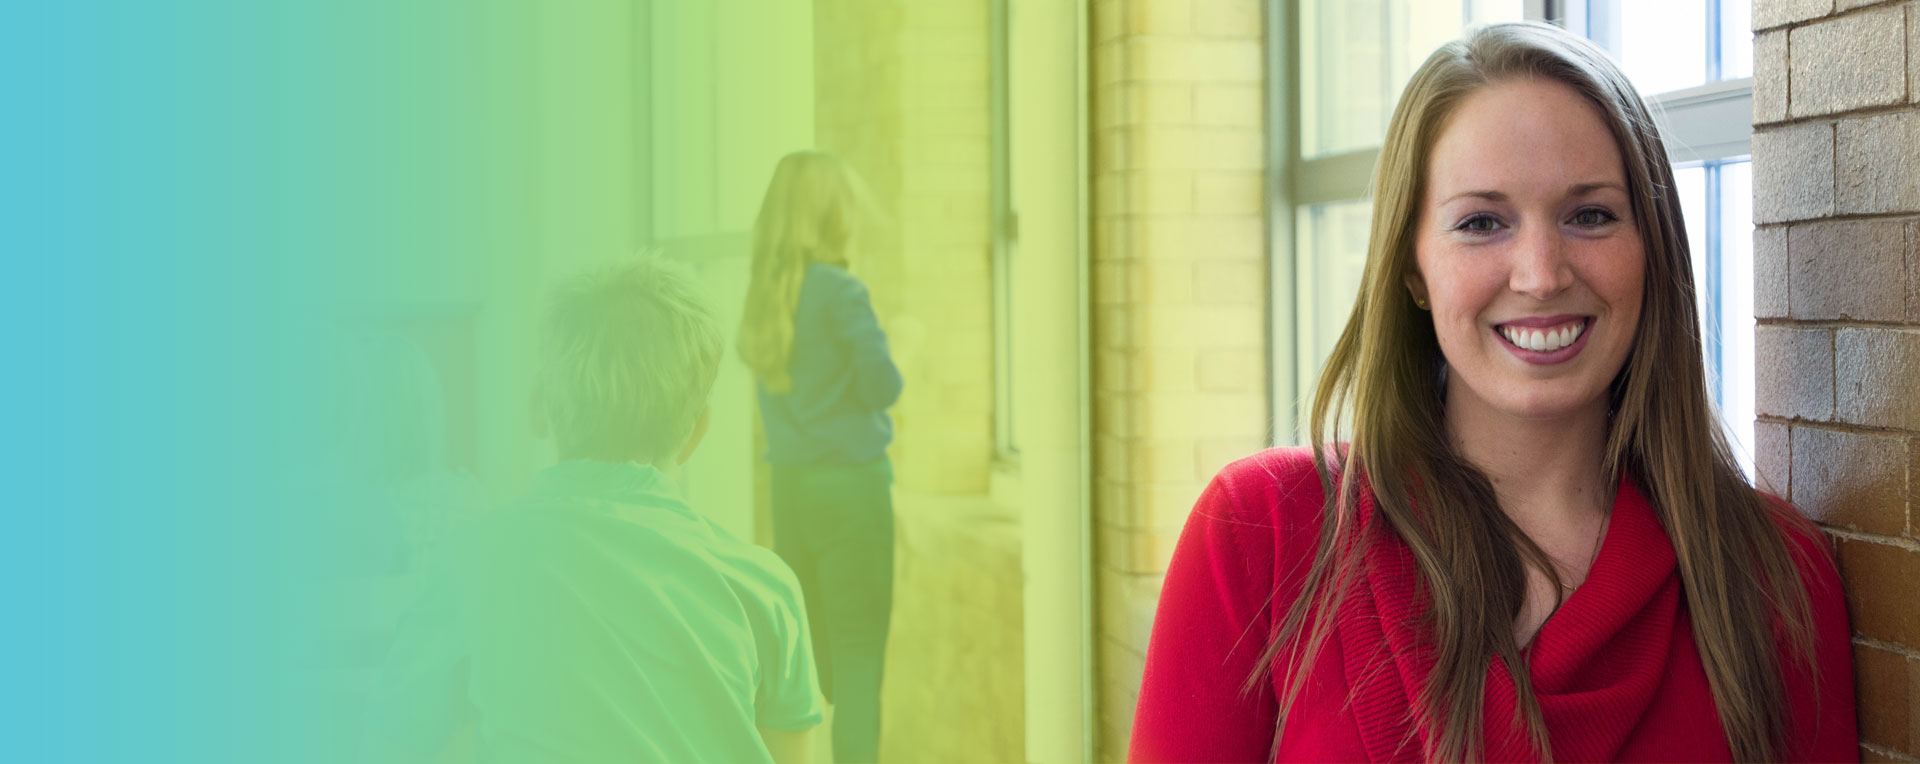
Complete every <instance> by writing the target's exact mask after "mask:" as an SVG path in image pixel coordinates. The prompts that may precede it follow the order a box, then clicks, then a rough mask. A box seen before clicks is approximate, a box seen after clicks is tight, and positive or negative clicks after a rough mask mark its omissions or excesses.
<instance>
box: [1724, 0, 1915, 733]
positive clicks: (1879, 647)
mask: <svg viewBox="0 0 1920 764" xmlns="http://www.w3.org/2000/svg"><path fill="white" fill-rule="evenodd" d="M1754 19H1755V22H1756V24H1755V25H1756V27H1758V28H1759V29H1760V30H1761V31H1760V32H1759V34H1758V36H1757V37H1756V39H1755V45H1754V72H1755V76H1754V119H1755V123H1756V126H1755V133H1754V138H1753V154H1754V219H1755V222H1756V223H1757V224H1758V225H1759V226H1760V227H1759V230H1758V231H1757V232H1756V234H1755V238H1754V258H1755V262H1754V273H1755V281H1756V285H1755V290H1756V293H1755V295H1754V308H1755V313H1756V314H1757V315H1758V317H1759V319H1760V329H1759V333H1758V336H1757V338H1756V339H1757V345H1758V348H1757V349H1758V357H1759V358H1760V359H1762V360H1761V366H1760V368H1759V369H1757V370H1756V371H1757V372H1758V373H1757V377H1758V385H1759V387H1758V390H1757V391H1756V408H1757V409H1758V412H1759V416H1760V421H1759V423H1758V425H1757V427H1756V436H1757V450H1758V452H1759V453H1758V454H1757V455H1756V459H1757V463H1758V466H1759V470H1760V473H1761V475H1762V477H1763V478H1764V479H1765V480H1766V481H1767V483H1768V484H1769V485H1770V486H1772V487H1773V488H1774V489H1775V490H1779V491H1783V492H1785V493H1786V494H1787V495H1788V496H1789V497H1790V498H1791V499H1792V500H1793V503H1794V504H1795V505H1796V506H1798V507H1799V508H1800V509H1801V511H1803V512H1806V513H1807V514H1808V515H1809V516H1811V517H1813V518H1814V519H1815V520H1816V521H1818V522H1819V523H1820V524H1821V525H1822V526H1823V527H1824V528H1826V529H1827V531H1828V533H1829V534H1830V535H1831V536H1832V537H1833V539H1834V543H1835V547H1836V551H1837V553H1838V555H1839V560H1840V574H1841V577H1842V578H1844V579H1845V580H1846V587H1847V604H1848V611H1849V613H1850V615H1851V616H1852V619H1853V630H1854V660H1855V663H1856V665H1855V676H1856V683H1857V693H1858V698H1859V708H1860V738H1861V755H1862V757H1863V758H1864V759H1865V760H1867V761H1915V760H1920V517H1917V516H1916V515H1920V511H1916V505H1917V504H1920V486H1917V485H1916V480H1920V254H1917V253H1920V180H1916V178H1920V28H1916V26H1917V24H1916V22H1920V2H1915V1H1914V0H1908V1H1907V2H1893V3H1887V2H1872V1H1871V0H1840V1H1839V2H1838V3H1835V2H1834V0H1757V1H1756V2H1755V4H1754Z"/></svg>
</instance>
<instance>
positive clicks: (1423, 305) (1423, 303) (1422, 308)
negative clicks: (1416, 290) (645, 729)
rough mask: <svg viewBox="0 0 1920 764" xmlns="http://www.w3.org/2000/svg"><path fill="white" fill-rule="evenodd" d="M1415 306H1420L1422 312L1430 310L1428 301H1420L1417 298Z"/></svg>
mask: <svg viewBox="0 0 1920 764" xmlns="http://www.w3.org/2000/svg"><path fill="white" fill-rule="evenodd" d="M1413 304H1415V305H1418V306H1420V309H1421V310H1427V309H1429V306H1428V305H1427V301H1426V300H1422V299H1420V298H1418V297H1415V298H1413Z"/></svg>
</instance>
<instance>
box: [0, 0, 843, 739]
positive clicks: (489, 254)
mask: <svg viewBox="0 0 1920 764" xmlns="http://www.w3.org/2000/svg"><path fill="white" fill-rule="evenodd" d="M762 6H764V7H765V8H773V7H775V6H779V8H780V10H778V11H777V12H778V13H779V14H785V15H784V16H774V15H765V14H761V13H760V12H759V11H760V10H761V9H762ZM727 7H728V8H729V9H730V10H729V13H733V14H734V15H733V16H730V18H739V19H756V20H760V21H756V22H755V24H744V23H743V24H742V28H741V30H739V31H738V32H737V33H736V32H733V31H729V33H728V34H726V35H721V34H718V33H715V32H714V31H713V30H714V29H715V28H717V26H718V25H719V24H720V23H722V22H721V21H720V20H718V17H717V16H716V13H715V12H714V10H713V7H711V6H707V5H705V4H704V3H701V2H696V1H695V0H685V1H684V2H683V1H680V0H655V1H654V2H651V3H637V4H636V3H625V2H612V1H610V0H609V1H604V2H593V3H588V4H577V5H564V4H541V3H536V2H531V0H500V1H497V2H496V1H492V0H489V1H486V2H480V3H456V2H451V1H450V0H423V1H422V2H401V3H395V2H376V1H374V0H331V1H329V2H306V3H299V2H296V3H276V2H267V3H261V2H241V1H239V0H180V1H179V2H171V3H160V4H156V3H134V2H125V1H121V2H114V1H112V0H77V1H76V2H63V3H58V4H44V5H42V6H34V7H23V8H17V9H10V10H9V11H8V13H6V14H5V15H4V19H0V83H4V93H3V97H4V99H5V100H4V103H5V105H6V107H7V109H6V118H5V119H3V120H0V124H3V125H4V127H0V135H4V137H5V139H4V140H0V203H3V204H0V209H3V210H4V215H3V217H0V220H3V221H4V225H0V241H4V242H5V244H4V252H5V253H6V256H7V257H6V263H7V268H6V271H5V272H4V276H0V285H4V286H0V290H4V295H5V296H4V299H0V312H3V314H4V318H5V320H4V321H3V322H0V326H4V332H5V337H6V345H5V348H6V352H7V356H6V358H7V364H6V366H5V369H6V372H7V373H6V378H7V382H6V387H5V390H6V395H5V400H6V411H7V413H8V416H7V418H6V422H7V423H8V424H9V425H10V426H11V428H12V433H13V434H12V438H11V439H10V446H9V448H8V452H9V453H8V456H9V457H10V458H8V459H7V460H6V461H5V462H4V463H5V464H6V465H7V475H8V477H9V478H11V480H10V481H9V485H10V486H11V487H12V488H13V491H12V493H11V496H10V497H9V499H8V501H7V502H6V506H7V508H8V510H9V511H8V512H7V515H6V516H7V517H8V518H9V519H12V520H13V521H14V522H13V523H11V524H10V527H8V528H7V530H6V532H5V533H3V534H0V537H4V538H5V539H6V541H5V549H4V553H3V554H0V566H4V569H3V570H0V590H4V591H5V606H6V611H5V612H6V613H7V616H8V617H7V621H6V626H7V637H6V640H7V643H6V645H5V649H4V650H0V655H4V656H5V657H4V661H5V663H4V667H3V668H4V671H3V672H0V673H3V674H4V676H5V679H4V680H0V686H4V688H5V689H4V690H0V693H3V695H0V696H3V697H5V698H6V713H5V714H0V717H4V718H6V720H7V721H6V725H7V726H6V727H5V728H4V730H0V760H7V761H144V762H171V761H181V762H221V761H235V762H260V761H274V762H302V761H316V762H332V761H342V760H351V759H352V758H353V756H354V754H355V752H356V749H357V747H358V738H359V735H360V732H361V730H362V728H363V723H362V722H363V720H362V718H361V716H362V714H363V713H364V711H363V709H364V702H363V696H364V691H365V689H366V688H367V686H368V685H369V683H370V682H371V681H372V680H371V673H370V672H373V673H377V672H378V670H379V666H380V663H381V660H382V658H383V650H384V643H383V642H382V637H383V634H382V633H381V632H380V631H379V630H378V629H377V628H370V627H369V628H363V627H366V625H367V624H386V626H385V627H384V628H388V629H390V628H391V622H392V621H393V620H394V619H395V618H397V615H396V611H398V610H400V609H403V608H402V605H404V601H405V600H406V599H407V597H408V595H409V594H411V592H410V591H408V590H407V589H406V588H405V587H397V588H395V587H385V588H382V587H369V586H367V585H365V584H366V579H370V578H380V577H382V576H384V575H385V574H387V573H390V572H392V571H394V570H399V569H407V570H417V569H418V568H419V567H420V566H421V565H423V564H424V563H423V561H422V560H423V558H424V554H423V553H422V548H424V545H423V544H420V543H416V542H417V541H418V537H421V536H422V534H423V532H422V531H421V530H420V529H421V528H423V527H432V526H435V525H436V523H441V519H439V518H443V517H444V516H447V515H452V514H456V513H457V512H459V511H464V510H465V509H467V508H469V507H470V506H472V505H475V504H486V505H490V506H491V505H498V504H501V503H504V502H506V501H508V500H510V499H513V498H514V497H516V496H519V495H522V494H524V493H525V492H526V490H527V488H528V487H529V484H530V481H531V480H532V478H533V475H534V474H535V473H536V472H537V471H538V470H539V469H540V468H542V467H545V466H547V465H550V464H551V463H552V462H553V456H552V454H551V453H543V452H542V449H543V448H549V449H550V447H551V445H550V444H548V443H544V442H542V441H541V440H540V439H539V438H538V437H537V436H536V435H533V434H531V433H529V432H528V429H529V428H528V424H527V419H528V416H527V408H528V401H529V399H530V398H531V395H530V388H531V381H530V380H531V377H532V376H533V365H534V360H535V354H534V335H535V328H536V325H537V323H538V318H539V309H538V308H539V303H540V298H541V297H542V296H543V295H542V292H543V290H544V288H545V287H546V286H547V285H549V284H551V283H553V282H554V281H555V280H556V279H558V278H562V277H565V276H567V275H571V274H573V273H577V272H579V271H581V270H582V269H583V268H586V267H588V266H592V265H596V264H600V263H604V262H606V261H609V260H613V259H618V258H621V257H631V256H632V255H633V253H635V252H636V251H639V250H642V249H648V248H652V247H656V246H657V247H659V248H661V249H662V250H664V251H665V252H667V254H668V256H670V257H674V258H677V259H683V260H689V261H695V260H701V259H702V258H706V260H704V261H702V262H703V264H704V263H710V262H724V263H725V264H726V268H733V269H734V270H730V271H729V270H725V269H724V268H721V267H717V266H716V267H710V268H707V269H706V270H704V271H702V273H701V278H702V279H703V281H702V285H703V288H705V289H707V290H708V291H710V292H714V293H715V296H716V299H715V300H714V306H715V310H716V314H717V315H720V316H721V317H722V318H723V320H726V321H728V322H733V321H735V320H737V316H738V314H739V309H740V300H741V299H743V297H742V295H744V292H745V284H744V278H745V262H746V257H745V252H746V250H745V244H746V241H747V238H748V237H747V232H748V229H749V228H750V226H751V224H752V220H753V215H754V212H755V211H756V210H757V205H758V201H759V198H760V194H761V192H762V191H763V190H764V189H765V185H766V181H767V178H768V176H769V174H770V173H771V171H772V168H773V163H774V161H776V160H777V159H778V158H779V157H780V156H782V155H784V154H785V153H787V152H789V151H793V150H797V149H802V148H807V147H809V145H810V142H811V140H812V135H813V129H814V126H813V115H812V111H811V109H812V108H813V106H812V96H813V92H814V91H813V87H812V81H811V80H810V79H808V78H809V77H811V76H812V75H811V74H810V73H806V72H799V73H796V72H798V69H800V68H803V67H799V68H797V67H794V66H789V65H787V64H790V63H792V62H793V61H799V62H802V63H806V62H810V61H811V60H812V48H811V45H812V38H811V30H810V29H809V28H806V27H805V26H804V24H802V23H799V22H806V21H808V20H810V19H811V18H812V17H811V14H810V11H809V10H808V9H807V8H806V7H804V6H801V5H794V4H782V3H776V2H773V1H772V0H732V1H731V2H730V4H729V5H728V6H727ZM637 9H644V10H637ZM796 9H797V10H796ZM735 12H737V13H735ZM765 19H780V22H779V23H771V22H765V21H764V20H765ZM789 22H793V23H789ZM703 34H704V35H707V37H704V38H703V37H701V36H700V35H703ZM721 38H725V39H726V40H728V41H729V42H727V45H728V46H730V47H728V48H727V49H726V50H715V49H713V48H714V45H713V44H711V42H710V41H711V40H715V39H721ZM703 40H705V41H706V42H703ZM661 41H665V42H662V43H661V44H660V45H658V46H656V45H655V43H656V42H661ZM769 51H772V52H769ZM776 53H777V54H778V55H779V56H783V57H784V58H782V59H780V61H774V60H773V59H772V58H766V60H762V59H763V57H770V56H773V55H775V54H776ZM782 62H786V63H782ZM802 75H804V76H802ZM769 114H773V115H777V116H775V117H769V116H767V115H769ZM729 258H730V259H729ZM723 335H724V336H725V337H726V338H727V340H728V342H729V343H731V340H732V336H733V326H732V324H731V323H729V325H728V326H727V327H726V328H725V330H724V332H723ZM727 352H728V354H729V359H731V353H732V348H731V345H730V344H729V348H728V351H727ZM426 357H430V358H431V361H432V364H431V367H430V368H429V367H427V366H423V362H422V360H421V359H422V358H426ZM729 362H730V363H731V360H729ZM423 368H426V369H428V370H427V371H424V372H423V371H421V369H423ZM728 373H730V374H733V375H734V377H732V378H728V379H723V381H722V382H721V383H720V384H721V385H731V387H729V388H728V389H729V390H730V393H729V395H730V396H731V397H730V398H728V399H727V400H728V401H730V402H728V403H716V404H715V409H714V421H715V422H717V423H718V424H716V426H715V427H714V434H712V435H710V436H709V439H708V441H707V442H708V444H709V445H706V446H703V449H704V451H705V453H707V454H733V453H740V454H749V456H748V457H747V458H744V459H737V460H735V461H736V462H737V463H738V464H740V465H748V466H746V467H745V468H744V469H743V470H742V471H743V472H744V473H745V474H746V475H747V477H745V478H744V479H743V478H739V477H738V473H725V474H724V476H723V477H716V476H719V475H722V473H721V472H719V471H717V470H712V467H711V464H712V461H711V459H712V457H709V459H710V462H709V464H708V465H704V466H703V467H702V468H706V469H709V470H711V471H709V472H706V473H700V472H699V471H698V469H694V470H692V471H693V472H694V474H693V477H692V478H691V479H690V481H689V482H690V484H693V485H696V486H697V487H698V488H699V489H701V490H704V491H706V493H705V494H704V495H705V496H707V497H711V496H714V495H723V496H728V497H729V501H730V502H731V503H725V504H724V506H714V505H715V504H723V503H721V502H714V503H713V504H707V503H702V502H701V501H699V500H696V501H694V502H693V503H694V504H696V505H697V506H696V508H697V509H700V510H701V511H703V512H705V511H708V510H716V511H715V512H714V514H716V515H718V514H726V515H727V517H729V518H731V519H730V520H729V521H728V522H729V523H732V524H733V526H732V527H735V528H738V527H740V526H741V525H745V526H747V527H748V532H746V533H739V534H738V535H740V536H742V537H743V538H745V537H748V536H751V535H752V533H751V522H752V507H751V499H752V486H751V485H747V484H750V483H751V482H752V469H751V466H750V464H751V456H750V455H751V454H752V453H754V448H755V446H754V445H753V443H752V428H751V417H752V416H753V414H752V412H751V411H750V410H749V409H748V408H747V407H748V406H749V405H750V404H749V401H750V398H749V394H750V391H751V387H750V384H749V383H748V382H746V381H745V380H744V373H743V372H741V371H740V370H739V369H737V368H735V369H733V370H732V371H730V372H728ZM429 377H432V378H433V379H435V380H437V382H439V383H444V384H439V385H429V384H427V383H425V382H423V380H425V379H427V378H429ZM422 387H433V388H436V389H441V390H442V391H443V392H442V393H440V395H442V396H444V397H443V398H441V399H434V397H433V396H431V395H429V396H426V397H410V396H413V394H414V392H415V391H417V389H419V388H422ZM456 409H459V410H463V411H466V412H468V413H469V414H471V415H470V416H465V417H464V418H463V417H461V416H454V415H453V414H452V413H450V412H453V411H455V410H456ZM463 428H464V429H463ZM426 431H443V432H445V433H451V435H450V436H449V437H448V439H447V442H445V443H440V444H438V445H419V446H418V447H416V436H418V435H419V434H420V433H421V432H426ZM420 459H427V460H429V461H432V462H433V463H435V464H440V463H444V464H446V465H447V466H448V467H449V470H448V471H447V473H446V474H445V475H443V477H446V478H447V479H445V480H437V482H436V481H413V482H405V481H402V480H401V479H400V478H397V477H396V475H403V474H410V473H407V471H408V470H410V469H413V468H412V467H410V466H409V465H412V464H414V462H416V461H418V460H420ZM454 472H458V473H459V474H458V475H457V476H456V475H454V474H453V473H454ZM435 474H436V475H437V474H439V473H435ZM460 477H466V478H472V481H471V482H472V483H473V484H472V485H467V484H465V483H462V482H461V480H460V479H457V478H460ZM729 482H731V485H728V484H727V483H729ZM403 483H404V485H405V489H406V490H405V491H400V490H399V489H397V488H396V486H401V485H402V484H403ZM422 485H426V486H428V489H421V486H422ZM440 489H445V490H440ZM467 489H473V490H467ZM716 489H726V490H716ZM728 491H731V493H728ZM399 494H404V495H399ZM741 497H745V498H744V499H743V498H741ZM396 503H405V504H406V508H407V515H406V519H405V520H404V521H401V520H393V519H392V518H391V517H389V518H386V519H384V520H383V519H382V517H383V516H382V514H381V513H382V512H383V511H384V510H385V509H390V508H392V507H393V506H395V505H396ZM383 522H385V523H387V524H385V525H382V523H383ZM746 540H747V541H753V540H754V539H751V538H747V539H746Z"/></svg>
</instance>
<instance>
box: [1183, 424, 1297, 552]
mask: <svg viewBox="0 0 1920 764" xmlns="http://www.w3.org/2000/svg"><path fill="white" fill-rule="evenodd" d="M1325 498H1326V493H1325V491H1324V489H1323V488H1322V486H1321V483H1320V472H1319V469H1318V468H1317V467H1316V466H1315V464H1314V461H1313V449H1311V448H1309V447H1305V446H1297V447H1284V448H1269V449H1267V450H1264V451H1260V452H1258V453H1255V454H1252V455H1249V456H1245V457H1242V458H1240V459H1237V460H1235V461H1233V462H1232V463H1230V464H1228V465H1227V466H1225V467H1222V468H1221V469H1220V472H1219V473H1218V474H1216V475H1215V476H1214V478H1213V481H1212V482H1211V483H1209V484H1208V485H1207V489H1206V491H1205V492H1203V493H1202V494H1201V496H1200V500H1199V501H1198V502H1197V503H1196V504H1195V505H1194V511H1193V515H1192V516H1190V517H1189V518H1188V520H1187V522H1188V524H1189V525H1195V524H1200V525H1209V526H1220V525H1225V526H1232V527H1236V528H1248V527H1252V528H1263V529H1272V531H1275V532H1278V531H1287V532H1288V533H1286V534H1284V535H1288V536H1290V535H1292V534H1293V532H1297V531H1299V530H1301V529H1303V528H1306V527H1309V526H1312V527H1317V524H1318V521H1319V518H1320V515H1321V509H1322V507H1323V505H1324V504H1325Z"/></svg>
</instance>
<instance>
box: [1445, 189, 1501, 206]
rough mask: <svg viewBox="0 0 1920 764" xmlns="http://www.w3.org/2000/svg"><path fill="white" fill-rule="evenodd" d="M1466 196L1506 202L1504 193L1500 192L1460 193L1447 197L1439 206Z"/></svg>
mask: <svg viewBox="0 0 1920 764" xmlns="http://www.w3.org/2000/svg"><path fill="white" fill-rule="evenodd" d="M1467 196H1472V197H1478V198H1481V199H1485V200H1487V201H1490V202H1504V201H1506V200H1507V195H1506V193H1505V192H1502V191H1462V192H1460V193H1457V194H1454V195H1453V196H1449V197H1447V199H1446V201H1443V202H1441V204H1446V203H1447V202H1451V201H1453V200H1455V199H1459V198H1461V197H1467Z"/></svg>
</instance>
